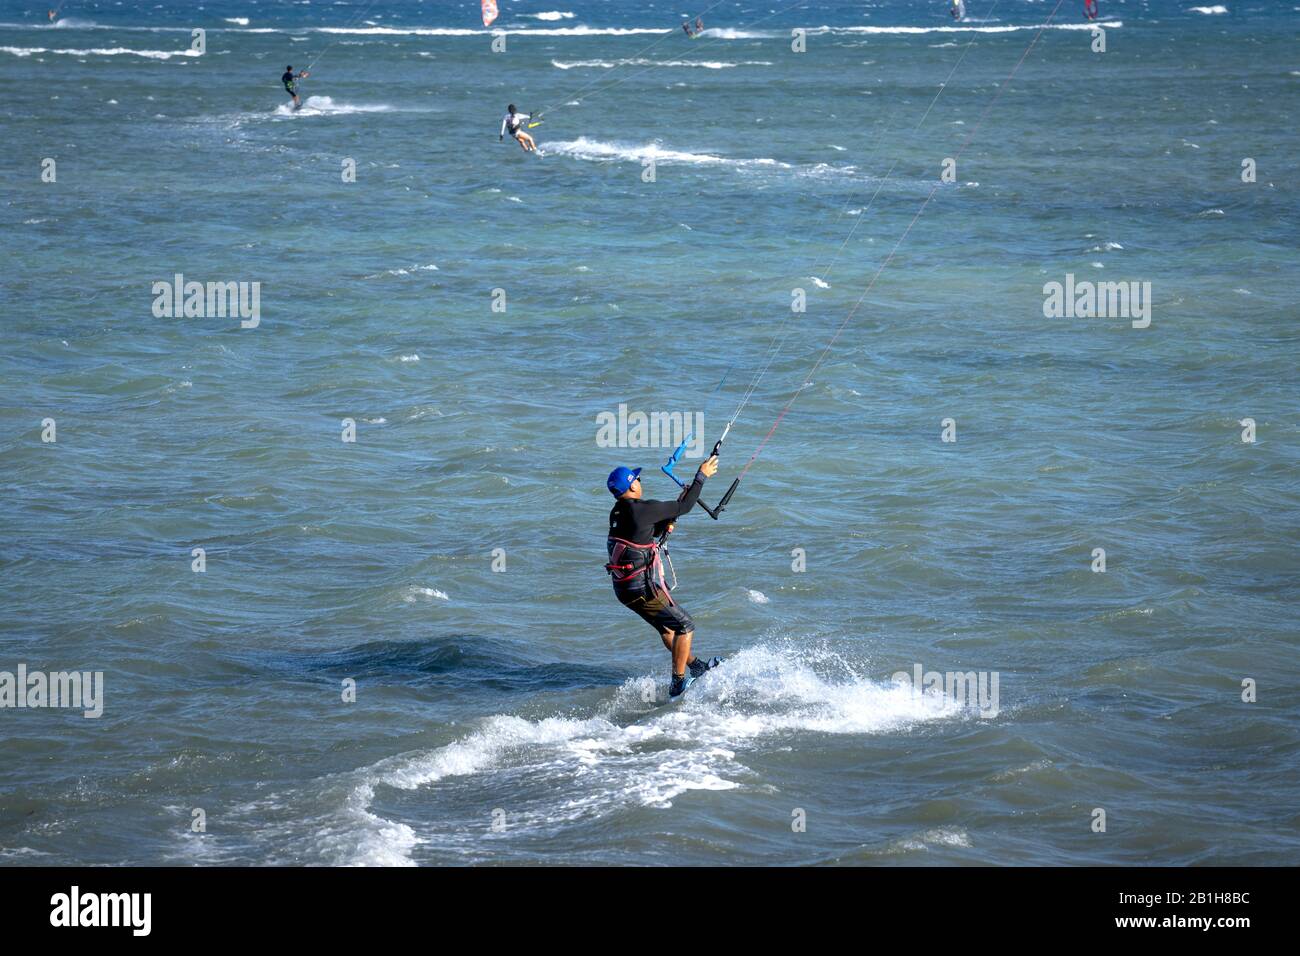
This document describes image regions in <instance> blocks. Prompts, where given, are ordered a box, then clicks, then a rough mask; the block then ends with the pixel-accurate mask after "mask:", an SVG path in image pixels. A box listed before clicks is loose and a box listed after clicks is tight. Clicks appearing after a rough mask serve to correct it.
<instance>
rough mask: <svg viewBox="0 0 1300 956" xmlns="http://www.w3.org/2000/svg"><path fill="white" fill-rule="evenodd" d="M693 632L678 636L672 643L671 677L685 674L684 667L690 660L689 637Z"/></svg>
mask: <svg viewBox="0 0 1300 956" xmlns="http://www.w3.org/2000/svg"><path fill="white" fill-rule="evenodd" d="M694 634H695V632H694V631H686V632H684V633H682V634H678V635H677V638H676V640H674V641H673V675H674V676H676V675H677V674H685V673H686V665H687V664H688V663H689V662H690V660H691V637H692V636H693V635H694Z"/></svg>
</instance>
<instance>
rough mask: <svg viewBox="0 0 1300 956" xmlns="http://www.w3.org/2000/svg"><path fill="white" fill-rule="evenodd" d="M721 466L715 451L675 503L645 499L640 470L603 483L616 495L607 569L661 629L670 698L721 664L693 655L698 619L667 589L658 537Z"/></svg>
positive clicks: (622, 595) (631, 603)
mask: <svg viewBox="0 0 1300 956" xmlns="http://www.w3.org/2000/svg"><path fill="white" fill-rule="evenodd" d="M717 470H718V458H717V456H716V455H714V456H713V457H711V458H709V459H708V460H707V461H705V462H704V463H703V464H702V465H700V470H699V471H697V472H696V473H695V480H694V481H692V482H691V485H690V487H689V488H687V489H686V492H685V493H684V494H683V495H682V496H681V497H680V498H678V499H677V500H676V501H646V500H644V499H642V497H641V478H640V475H641V469H640V468H615V469H614V470H613V471H611V472H610V473H609V479H608V480H607V481H606V482H605V486H606V487H607V488H609V492H610V494H612V495H613V496H614V497H615V498H617V499H618V500H617V501H615V502H614V507H613V508H611V509H610V512H609V537H608V539H606V545H607V548H608V550H609V563H608V564H606V565H605V570H606V571H608V572H609V574H610V577H611V578H612V579H613V582H614V596H615V597H617V598H618V599H619V601H620V602H621V603H622V604H623V606H624V607H627V608H630V609H631V610H633V611H635V612H636V613H637V614H638V615H640V616H641V618H642V620H644V621H645V622H646V623H648V624H649V625H650V626H651V627H653V628H654V629H655V630H656V631H658V632H659V636H660V637H661V638H663V642H664V647H666V648H668V650H669V651H670V652H671V653H672V655H673V664H672V667H673V670H672V673H673V679H672V684H671V685H670V686H669V688H668V694H669V696H670V697H677V696H679V695H680V694H681V693H682V691H684V690H686V688H687V687H689V686H690V685H691V682H692V681H694V680H695V678H697V677H699V676H700V675H701V674H703V673H704V672H705V671H706V670H708V669H709V668H710V667H715V666H716V665H718V664H719V663H721V661H719V660H718V658H716V657H715V658H713V659H712V660H710V661H702V660H700V659H699V658H698V657H695V656H693V655H692V654H691V638H692V636H693V635H694V633H695V622H694V621H692V620H691V616H690V615H689V614H687V613H686V609H685V608H683V607H682V606H681V605H680V604H678V603H677V602H676V601H674V600H673V598H672V594H671V593H669V590H668V587H667V585H666V584H665V582H664V575H663V565H662V563H661V561H660V555H659V539H660V538H661V537H662V536H663V535H665V534H667V533H669V532H671V531H672V530H673V522H674V521H675V520H676V519H677V518H679V517H681V516H682V515H684V514H686V512H688V511H690V510H691V508H693V507H694V506H695V502H697V501H698V500H699V498H700V492H701V491H702V490H703V488H704V481H705V479H706V478H711V477H712V476H713V475H714V474H715V473H716V472H717ZM687 669H689V670H690V676H689V677H688V676H687V674H686V671H687Z"/></svg>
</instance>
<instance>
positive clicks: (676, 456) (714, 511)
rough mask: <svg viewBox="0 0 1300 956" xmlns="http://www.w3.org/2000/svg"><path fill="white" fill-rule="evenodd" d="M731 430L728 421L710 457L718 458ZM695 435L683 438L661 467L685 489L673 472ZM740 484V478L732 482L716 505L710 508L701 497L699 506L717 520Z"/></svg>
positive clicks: (682, 482)
mask: <svg viewBox="0 0 1300 956" xmlns="http://www.w3.org/2000/svg"><path fill="white" fill-rule="evenodd" d="M729 431H731V423H730V422H728V423H727V427H726V428H724V429H723V430H722V437H721V438H719V439H718V441H717V443H716V444H715V445H714V446H713V451H712V452H711V453H710V454H709V457H710V458H716V457H717V454H718V452H719V451H721V450H722V443H723V441H724V440H726V437H727V432H729ZM694 437H695V435H694V433H693V432H692V433H691V434H689V435H687V436H686V438H685V439H683V440H682V443H681V444H680V445H678V446H677V450H676V451H675V452H673V453H672V455H671V456H670V457H669V458H668V461H667V462H666V463H665V464H664V465H663V466H662V467H661V468H660V469H659V470H660V471H662V472H663V473H664V474H665V475H667V476H668V477H669V478H671V479H672V480H673V481H675V482H677V487H679V488H681V489H682V490H683V491H685V490H686V487H687V485H686V482H684V481H682V480H681V479H680V478H678V477H677V476H676V475H675V474H673V468H674V467H676V466H677V464H678V463H679V462H680V461H681V460H682V453H683V452H684V451H686V446H687V445H688V444H689V443H690V440H691V439H692V438H694ZM739 484H740V479H739V478H737V479H736V480H735V481H733V482H732V483H731V487H730V488H728V489H727V493H726V494H725V495H723V496H722V500H721V501H719V502H718V503H717V505H716V506H715V507H713V508H710V507H709V506H708V505H706V504H705V503H704V501H703V499H701V500H700V501H699V502H698V504H699V506H700V507H701V508H703V509H704V510H705V511H706V512H708V515H709V517H710V518H712V519H713V520H714V521H717V520H718V516H719V515H721V514H722V512H723V510H724V509H725V508H726V507H727V503H728V502H729V501H731V496H732V495H734V494H735V493H736V486H737V485H739Z"/></svg>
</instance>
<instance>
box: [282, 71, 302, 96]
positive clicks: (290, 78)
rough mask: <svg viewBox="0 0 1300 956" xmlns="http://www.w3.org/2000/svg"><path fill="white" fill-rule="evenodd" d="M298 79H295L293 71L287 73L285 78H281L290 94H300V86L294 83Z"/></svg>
mask: <svg viewBox="0 0 1300 956" xmlns="http://www.w3.org/2000/svg"><path fill="white" fill-rule="evenodd" d="M296 79H297V77H295V76H294V75H293V71H292V70H290V71H289V72H287V73H285V74H284V76H282V77H280V82H281V83H283V84H284V88H285V90H287V91H288V92H290V93H296V92H298V90H297V86H298V84H297V83H295V82H294V80H296Z"/></svg>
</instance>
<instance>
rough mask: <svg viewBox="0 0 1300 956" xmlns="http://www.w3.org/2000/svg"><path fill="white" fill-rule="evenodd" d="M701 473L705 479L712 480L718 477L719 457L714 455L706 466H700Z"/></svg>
mask: <svg viewBox="0 0 1300 956" xmlns="http://www.w3.org/2000/svg"><path fill="white" fill-rule="evenodd" d="M700 473H701V474H703V475H704V477H705V478H712V477H713V476H714V475H716V474H717V473H718V456H717V455H714V456H713V457H712V458H710V459H709V460H708V461H706V462H705V463H704V464H702V465H700Z"/></svg>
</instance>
